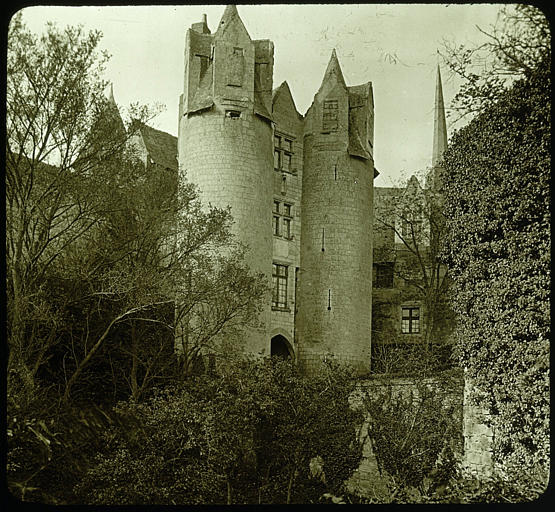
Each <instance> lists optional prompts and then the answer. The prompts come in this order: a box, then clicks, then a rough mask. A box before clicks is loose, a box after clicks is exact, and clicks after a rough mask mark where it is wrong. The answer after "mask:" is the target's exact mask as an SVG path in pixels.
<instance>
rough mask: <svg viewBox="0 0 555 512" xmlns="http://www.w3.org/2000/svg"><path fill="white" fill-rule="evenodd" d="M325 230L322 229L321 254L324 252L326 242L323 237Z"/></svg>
mask: <svg viewBox="0 0 555 512" xmlns="http://www.w3.org/2000/svg"><path fill="white" fill-rule="evenodd" d="M324 229H325V228H322V252H324V251H325V250H326V248H325V242H326V236H325V231H324Z"/></svg>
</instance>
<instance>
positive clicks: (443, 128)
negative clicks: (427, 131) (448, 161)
mask: <svg viewBox="0 0 555 512" xmlns="http://www.w3.org/2000/svg"><path fill="white" fill-rule="evenodd" d="M446 148H447V125H446V123H445V107H444V105H443V89H442V87H441V73H440V71H439V64H438V66H437V80H436V97H435V104H434V143H433V148H432V168H434V167H437V166H438V164H439V163H440V162H441V160H442V158H443V152H444V151H445V149H446Z"/></svg>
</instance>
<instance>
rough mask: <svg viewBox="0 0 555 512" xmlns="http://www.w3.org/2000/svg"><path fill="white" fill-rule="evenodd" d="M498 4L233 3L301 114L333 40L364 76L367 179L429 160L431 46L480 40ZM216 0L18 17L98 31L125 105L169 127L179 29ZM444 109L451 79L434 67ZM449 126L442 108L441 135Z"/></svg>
mask: <svg viewBox="0 0 555 512" xmlns="http://www.w3.org/2000/svg"><path fill="white" fill-rule="evenodd" d="M500 7H501V6H500V5H495V4H478V5H465V4H462V5H452V4H449V5H439V4H428V5H426V4H421V5H416V4H409V5H400V4H397V5H396V4H381V5H380V4H361V5H356V4H354V5H353V4H344V5H342V4H323V5H318V4H307V5H290V4H287V5H238V7H237V9H238V11H239V15H240V16H241V19H242V20H243V23H244V24H245V27H246V28H247V31H248V32H249V34H250V36H251V38H252V39H270V40H272V41H273V42H274V47H275V50H274V88H276V87H277V86H279V85H280V84H281V83H282V82H283V81H284V80H286V81H287V82H288V83H289V87H290V88H291V92H292V94H293V98H294V100H295V103H296V106H297V110H299V112H300V113H301V114H305V113H306V111H307V110H308V107H309V106H310V104H311V102H312V99H313V97H314V94H315V93H316V91H317V90H318V88H319V86H320V83H321V81H322V78H323V76H324V71H325V69H326V65H327V63H328V60H329V58H330V54H331V51H332V49H333V48H335V49H336V51H337V56H338V58H339V62H340V64H341V67H342V70H343V75H344V77H345V81H346V82H347V85H358V84H361V83H365V82H367V81H371V82H372V85H373V90H374V104H375V128H374V129H375V132H374V161H375V165H376V168H377V169H378V170H379V172H380V176H379V177H378V178H377V179H376V181H375V185H376V186H394V185H398V184H399V183H400V181H401V180H403V179H406V178H407V177H408V176H410V175H411V174H412V173H414V172H418V171H422V170H424V169H425V168H426V167H428V166H430V163H431V152H432V129H433V107H434V92H435V79H436V66H437V64H438V63H439V64H440V65H441V60H440V59H439V58H438V56H437V53H436V50H437V49H441V46H442V42H443V41H444V40H449V41H454V42H456V43H457V44H473V43H476V42H480V41H483V39H484V36H482V35H481V34H480V32H479V31H478V29H477V28H476V26H479V27H481V28H484V29H487V28H488V27H489V26H491V25H492V24H493V23H494V22H495V19H496V16H497V13H498V11H499V9H500ZM223 11H224V6H223V5H220V6H218V5H208V6H203V5H188V6H129V7H107V6H102V7H29V8H26V9H25V10H24V21H25V22H26V23H27V25H28V26H29V28H30V29H32V30H33V31H36V32H40V31H42V30H43V28H44V26H45V23H46V21H53V22H56V23H57V24H58V25H59V26H61V27H63V26H66V25H77V24H82V25H83V26H84V27H85V28H86V29H98V30H101V31H102V33H103V34H104V37H103V38H102V41H101V48H103V49H106V50H107V51H108V52H109V53H110V54H111V55H112V58H111V59H110V62H109V63H108V66H107V69H106V79H107V80H109V81H111V82H112V83H113V87H114V97H115V100H116V102H117V103H118V105H120V106H121V107H122V108H123V109H124V110H125V108H126V107H128V106H129V105H130V104H131V103H137V102H138V103H141V104H150V105H153V104H155V103H162V104H164V105H165V111H164V112H162V113H161V114H160V115H159V116H158V117H156V118H155V119H154V120H153V121H152V123H151V125H152V126H154V127H155V128H158V129H160V130H163V131H166V132H168V133H171V134H173V135H177V117H178V99H179V95H180V94H181V92H182V88H183V55H184V44H185V33H186V30H187V29H188V28H190V26H191V24H192V23H196V22H198V21H201V19H202V15H203V14H206V15H207V17H208V26H209V27H210V29H211V30H212V31H214V29H215V27H216V26H217V24H218V22H219V20H220V18H221V16H222V14H223ZM442 78H443V94H444V99H445V106H446V108H447V109H448V108H449V105H450V103H451V100H452V98H453V96H454V95H455V93H456V91H457V89H458V86H459V82H458V81H457V80H456V78H454V77H451V76H449V73H448V70H447V68H446V67H442ZM453 128H454V126H453V125H452V120H450V118H449V116H448V117H447V129H448V132H449V135H450V134H451V133H452V131H453Z"/></svg>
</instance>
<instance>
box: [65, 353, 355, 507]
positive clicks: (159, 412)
mask: <svg viewBox="0 0 555 512" xmlns="http://www.w3.org/2000/svg"><path fill="white" fill-rule="evenodd" d="M353 386H354V383H353V381H352V379H351V378H350V375H349V373H348V372H347V371H345V370H342V369H340V368H329V370H328V371H326V372H323V374H322V375H320V376H318V377H316V378H305V377H302V376H301V375H299V374H298V372H297V369H296V367H295V366H294V365H292V364H291V363H290V362H287V361H282V360H276V359H275V358H273V359H268V360H263V361H258V362H253V361H247V360H242V361H234V362H223V363H221V364H219V366H218V374H217V375H202V376H199V377H195V378H192V379H190V380H189V381H187V382H185V383H184V384H183V385H181V386H179V387H175V386H174V387H169V388H167V389H165V390H163V391H160V392H159V393H158V394H157V395H156V396H155V397H153V398H152V399H150V400H148V401H146V402H144V403H142V404H139V403H134V402H130V401H128V402H122V403H120V404H119V405H118V407H117V409H116V411H117V414H118V417H119V419H120V420H119V421H118V422H117V423H114V424H113V425H112V426H111V427H110V428H109V429H108V430H107V431H106V432H105V434H104V436H103V440H104V442H105V450H103V451H102V453H101V454H99V456H98V457H97V458H96V461H95V464H94V466H93V467H92V468H91V469H90V470H89V471H88V473H87V474H86V476H85V478H84V479H83V481H82V483H81V484H80V485H78V486H76V489H75V490H76V494H77V496H78V498H79V501H80V502H84V503H90V504H178V503H181V504H217V503H224V504H225V503H227V504H231V503H293V502H297V503H299V502H317V501H318V499H319V497H320V496H321V495H322V494H323V493H325V492H326V491H329V492H333V493H336V494H337V493H340V492H341V491H342V489H343V486H344V482H345V480H346V479H347V478H348V477H349V476H350V475H351V474H352V472H353V471H354V470H355V469H356V468H357V467H358V465H359V463H360V459H361V446H360V444H359V441H358V431H357V428H358V427H360V424H361V419H362V418H361V416H360V413H359V412H357V411H354V410H352V409H351V407H350V405H349V401H348V399H349V396H350V394H351V391H352V389H353ZM314 460H317V461H318V463H317V464H316V465H317V466H318V471H314V467H315V464H314ZM311 461H312V468H311Z"/></svg>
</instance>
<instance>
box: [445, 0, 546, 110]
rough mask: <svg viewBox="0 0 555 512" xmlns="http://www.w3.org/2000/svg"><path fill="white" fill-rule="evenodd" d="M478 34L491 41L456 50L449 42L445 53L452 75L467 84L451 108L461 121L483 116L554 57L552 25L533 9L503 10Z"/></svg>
mask: <svg viewBox="0 0 555 512" xmlns="http://www.w3.org/2000/svg"><path fill="white" fill-rule="evenodd" d="M478 30H479V31H480V32H481V33H482V34H483V35H485V36H486V37H487V39H486V42H485V43H482V44H480V45H468V44H465V45H458V46H456V45H454V44H453V43H450V42H449V41H446V42H445V44H444V47H443V51H442V54H443V59H444V61H445V63H446V65H447V66H448V67H449V69H450V70H451V72H452V73H453V74H454V75H456V76H458V77H459V78H461V79H462V80H463V82H462V86H461V88H460V89H459V91H458V92H457V94H456V95H455V97H454V99H453V102H452V105H451V109H452V110H453V111H455V112H457V114H458V118H459V119H460V118H463V117H465V116H468V117H472V116H474V115H476V114H479V113H480V112H482V111H483V110H484V109H485V108H487V107H488V106H490V105H491V104H492V103H495V102H496V101H497V99H498V98H499V97H500V96H502V95H503V93H504V90H505V88H506V87H507V86H509V85H510V84H511V83H512V82H513V81H514V80H517V79H519V78H522V77H523V76H525V75H527V74H529V73H530V72H531V71H533V70H534V69H535V67H536V65H537V63H538V62H539V61H540V60H541V59H543V58H544V56H546V55H549V56H551V31H550V27H549V21H548V19H547V17H546V16H545V15H544V13H543V12H542V11H541V10H540V9H538V8H537V7H535V6H533V5H525V4H513V5H506V6H502V7H501V9H500V12H499V15H498V18H497V22H496V23H495V24H494V25H492V26H490V27H489V28H487V29H482V28H480V27H478ZM549 58H550V57H549Z"/></svg>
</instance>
